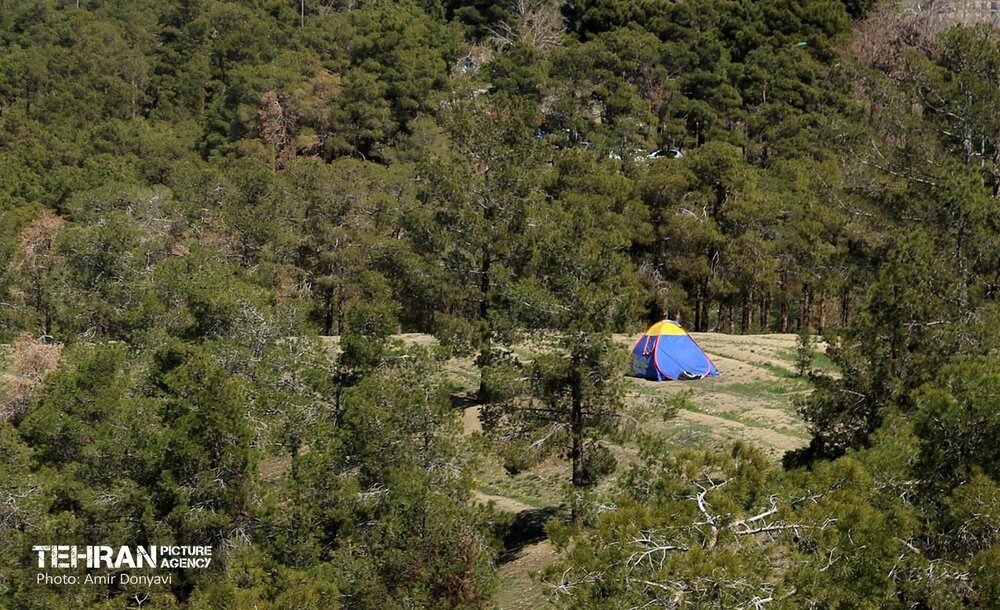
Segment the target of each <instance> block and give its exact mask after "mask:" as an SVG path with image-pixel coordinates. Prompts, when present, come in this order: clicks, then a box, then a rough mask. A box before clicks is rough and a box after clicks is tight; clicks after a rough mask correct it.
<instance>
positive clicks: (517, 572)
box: [403, 333, 834, 610]
mask: <svg viewBox="0 0 1000 610" xmlns="http://www.w3.org/2000/svg"><path fill="white" fill-rule="evenodd" d="M694 338H695V340H696V341H698V343H699V344H700V345H701V346H702V348H703V349H704V350H705V351H706V352H707V353H708V354H709V356H710V357H711V358H712V360H713V361H714V362H715V363H716V366H717V367H718V368H719V371H720V373H721V374H720V376H719V377H716V378H712V379H703V380H699V381H690V382H663V383H655V382H650V381H646V380H641V379H632V378H630V379H628V383H629V386H628V390H629V400H630V401H635V402H636V403H639V402H641V403H644V404H642V405H637V406H642V407H644V408H643V409H640V410H641V411H643V412H644V413H645V415H644V416H643V418H642V419H641V420H640V428H641V430H642V432H643V433H645V434H652V435H655V436H657V437H660V438H662V439H664V440H665V441H667V442H668V443H670V444H671V445H673V446H675V447H715V448H725V447H726V446H728V445H730V444H731V443H732V442H734V441H736V440H740V439H743V440H746V441H749V442H751V443H753V444H755V445H757V446H759V447H761V448H762V449H764V450H765V451H766V452H767V453H768V454H769V455H771V456H772V457H773V458H774V459H775V460H778V459H780V458H781V456H782V455H783V454H784V453H785V452H786V451H788V450H791V449H796V448H798V447H802V446H804V445H806V444H807V443H808V440H809V436H808V434H807V432H806V428H805V425H804V424H803V422H802V420H801V419H800V418H799V416H798V413H797V412H796V408H795V400H796V398H797V397H800V396H803V395H805V394H806V393H808V392H809V391H810V390H811V387H812V386H811V383H810V381H809V379H808V378H806V377H800V376H799V375H798V374H797V373H796V371H795V358H796V337H795V335H790V334H787V335H756V336H745V335H744V336H731V335H723V334H707V333H696V334H694ZM403 340H404V341H406V342H414V343H419V344H427V343H428V339H427V338H425V337H423V336H412V335H408V336H405V337H403ZM618 340H619V341H620V342H621V344H622V345H623V346H624V347H631V346H632V345H633V343H634V341H635V337H631V336H629V337H626V336H619V337H618ZM544 349H545V348H544V346H543V345H542V344H540V343H538V342H528V343H526V344H524V345H517V346H514V348H513V353H514V354H515V355H516V357H517V358H518V359H520V360H521V361H522V362H530V361H531V360H533V359H534V358H535V357H537V355H538V354H539V353H540V352H541V351H543V350H544ZM812 368H813V369H814V370H816V371H819V372H825V373H830V372H833V369H834V367H833V363H832V362H831V361H830V359H829V358H828V357H827V356H826V355H825V354H824V353H823V346H822V344H820V346H819V347H818V348H817V350H816V353H815V356H814V358H813V362H812ZM444 372H445V375H446V377H447V379H448V381H449V382H450V383H451V384H452V386H453V388H454V389H455V392H456V396H457V397H458V399H457V400H456V405H457V406H460V407H462V408H463V423H464V428H465V430H466V433H468V434H476V433H477V432H478V431H479V430H480V426H479V421H478V407H477V406H476V405H475V402H474V400H473V399H474V392H475V389H476V388H477V387H478V385H479V375H478V372H477V371H476V368H475V364H474V362H473V360H472V359H471V358H462V359H455V360H452V361H450V362H449V363H448V364H447V365H446V367H445V369H444ZM682 392H683V393H685V395H684V398H683V400H680V401H678V400H677V397H678V395H679V394H681V393H682ZM671 399H674V402H677V403H678V404H677V406H678V407H679V409H678V412H677V414H676V416H674V417H672V418H668V419H664V417H663V416H662V414H661V413H658V412H657V411H656V409H655V408H650V407H655V405H657V404H659V403H660V402H663V401H666V402H669V401H671ZM605 442H606V443H608V444H609V448H610V449H611V450H612V452H613V453H614V455H615V457H616V458H617V459H618V464H619V471H621V469H623V468H625V467H627V465H628V464H629V463H631V462H634V461H636V460H638V450H637V448H636V446H635V443H625V444H623V445H615V444H614V443H612V442H611V441H610V440H608V439H605ZM473 444H474V445H476V446H481V447H485V446H486V443H473ZM475 480H476V491H477V497H478V499H479V501H482V502H490V501H492V502H494V503H495V505H496V506H497V508H499V509H500V510H506V511H509V512H512V513H516V514H517V515H518V517H519V518H520V517H521V516H523V515H527V514H540V515H551V514H556V513H557V512H558V511H560V510H564V509H565V498H566V491H567V490H566V485H567V482H568V480H569V465H568V464H567V463H566V462H565V461H564V460H560V459H550V460H546V461H545V462H542V463H541V464H538V465H537V466H535V467H534V468H531V469H530V470H527V471H524V472H521V473H518V474H516V475H510V474H508V473H507V471H506V470H504V468H503V466H502V465H501V462H500V459H499V458H498V457H497V456H495V455H491V454H490V453H489V452H488V450H487V451H484V454H483V455H482V456H480V458H479V459H478V460H477V471H476V472H475ZM614 484H615V476H614V475H612V476H611V477H609V478H608V479H607V480H605V481H603V482H602V483H601V486H600V487H599V490H600V489H604V490H610V489H611V488H612V487H613V486H614ZM515 527H516V522H515ZM533 527H537V524H535V526H533ZM556 559H557V554H556V552H555V550H554V549H553V548H552V546H551V545H550V544H549V543H548V542H547V541H545V540H544V538H539V539H538V540H533V541H532V542H531V543H529V544H524V545H521V546H518V547H517V548H516V549H514V550H511V552H509V553H508V555H506V556H505V558H504V560H503V562H502V563H501V565H500V567H499V571H498V578H499V581H500V582H499V584H498V590H497V594H496V596H495V598H494V603H495V604H496V606H497V607H498V608H501V609H504V610H507V609H520V608H545V607H547V602H546V594H547V591H546V590H545V588H544V586H543V585H542V584H541V583H540V582H538V579H537V573H538V572H539V571H541V570H542V569H544V567H545V566H546V565H549V564H550V563H551V562H553V561H555V560H556Z"/></svg>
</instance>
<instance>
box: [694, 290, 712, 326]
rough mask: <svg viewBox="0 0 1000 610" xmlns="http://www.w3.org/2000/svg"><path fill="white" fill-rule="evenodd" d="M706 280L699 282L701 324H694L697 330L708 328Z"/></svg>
mask: <svg viewBox="0 0 1000 610" xmlns="http://www.w3.org/2000/svg"><path fill="white" fill-rule="evenodd" d="M709 304H710V303H709V293H708V280H705V281H704V282H702V284H701V325H700V326H696V327H695V328H696V329H698V332H705V331H706V330H708V306H709Z"/></svg>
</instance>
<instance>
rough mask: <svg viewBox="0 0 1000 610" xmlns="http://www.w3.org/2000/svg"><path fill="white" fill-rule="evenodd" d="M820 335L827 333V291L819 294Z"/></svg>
mask: <svg viewBox="0 0 1000 610" xmlns="http://www.w3.org/2000/svg"><path fill="white" fill-rule="evenodd" d="M816 330H817V332H819V334H821V335H822V334H824V333H825V332H826V290H825V289H824V290H821V291H820V293H819V327H818V328H817V329H816Z"/></svg>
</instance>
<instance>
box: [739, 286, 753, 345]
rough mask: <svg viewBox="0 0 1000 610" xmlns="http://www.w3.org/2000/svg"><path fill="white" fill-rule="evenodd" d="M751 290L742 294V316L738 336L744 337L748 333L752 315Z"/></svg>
mask: <svg viewBox="0 0 1000 610" xmlns="http://www.w3.org/2000/svg"><path fill="white" fill-rule="evenodd" d="M752 312H753V289H748V290H746V291H744V293H743V315H741V316H740V334H741V335H745V334H747V332H749V331H750V325H751V322H752V320H751V316H752V315H753V313H752Z"/></svg>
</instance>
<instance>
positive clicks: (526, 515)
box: [500, 506, 569, 564]
mask: <svg viewBox="0 0 1000 610" xmlns="http://www.w3.org/2000/svg"><path fill="white" fill-rule="evenodd" d="M568 517H569V511H568V510H567V509H566V508H565V507H563V506H546V507H545V508H536V509H532V510H524V511H521V512H519V513H517V515H516V516H515V517H514V520H513V521H512V522H511V524H510V526H509V527H508V528H507V533H506V534H505V535H504V537H503V548H504V551H503V553H502V554H501V555H500V563H501V564H503V563H507V562H508V561H513V560H514V559H516V558H517V556H518V554H519V553H520V552H521V550H522V549H524V547H526V546H528V545H531V544H537V543H539V542H541V541H543V540H545V538H546V537H547V536H546V535H545V524H546V523H548V522H549V520H551V519H556V518H561V519H566V518H568Z"/></svg>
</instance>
